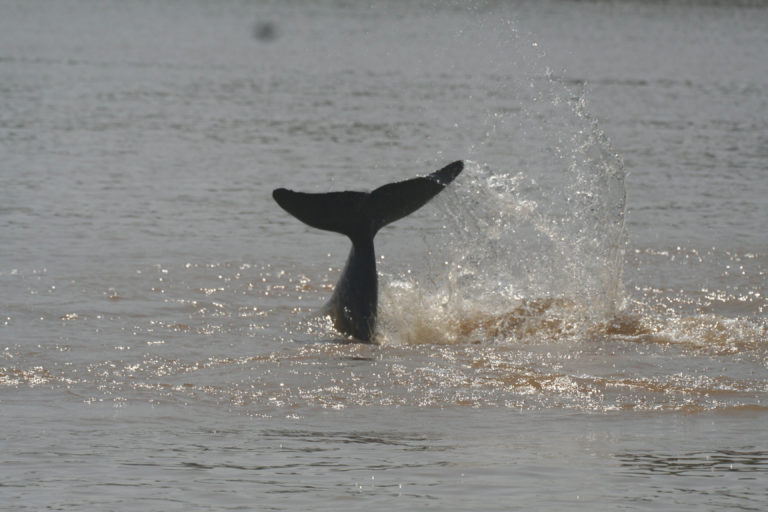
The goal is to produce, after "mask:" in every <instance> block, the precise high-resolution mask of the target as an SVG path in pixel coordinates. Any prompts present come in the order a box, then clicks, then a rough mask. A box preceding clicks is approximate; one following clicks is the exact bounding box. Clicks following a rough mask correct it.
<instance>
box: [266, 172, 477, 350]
mask: <svg viewBox="0 0 768 512" xmlns="http://www.w3.org/2000/svg"><path fill="white" fill-rule="evenodd" d="M463 169H464V162H462V161H457V162H453V163H452V164H449V165H447V166H445V167H443V168H442V169H440V170H439V171H435V172H433V173H432V174H430V175H428V176H423V177H418V178H413V179H410V180H406V181H400V182H397V183H389V184H387V185H384V186H381V187H379V188H377V189H376V190H374V191H373V192H352V191H345V192H328V193H319V194H308V193H304V192H294V191H293V190H288V189H285V188H278V189H275V190H274V191H273V192H272V197H273V198H274V199H275V201H277V204H279V205H280V206H281V207H282V208H283V209H284V210H285V211H287V212H288V213H290V214H291V215H293V216H294V217H296V218H297V219H299V220H300V221H302V222H304V223H305V224H308V225H310V226H312V227H313V228H318V229H324V230H327V231H334V232H336V233H341V234H342V235H346V236H348V237H349V239H350V240H351V241H352V249H351V250H350V251H349V256H348V257H347V263H346V264H345V265H344V270H343V271H342V273H341V277H340V278H339V281H338V282H337V283H336V287H335V288H334V290H333V295H332V296H331V299H330V300H329V301H328V303H327V304H326V305H325V307H324V312H325V313H326V314H328V315H330V316H331V318H332V319H333V324H334V326H335V327H336V329H337V330H338V331H339V332H341V333H343V334H346V335H348V336H352V337H353V338H355V339H357V340H359V341H364V342H370V341H371V340H372V339H373V336H374V333H375V330H376V308H377V306H378V279H377V274H376V255H375V252H374V249H373V238H374V237H375V236H376V233H377V232H378V231H379V230H380V229H381V228H382V227H384V226H386V225H387V224H389V223H391V222H394V221H396V220H397V219H401V218H403V217H405V216H406V215H408V214H410V213H413V212H415V211H416V210H418V209H419V208H421V207H422V206H424V205H425V204H426V203H427V202H428V201H429V200H430V199H432V198H433V197H434V196H435V195H437V194H438V192H440V191H441V190H443V189H444V188H445V187H446V186H447V185H448V184H449V183H450V182H452V181H453V180H454V179H455V178H456V176H458V175H459V173H461V171H462V170H463Z"/></svg>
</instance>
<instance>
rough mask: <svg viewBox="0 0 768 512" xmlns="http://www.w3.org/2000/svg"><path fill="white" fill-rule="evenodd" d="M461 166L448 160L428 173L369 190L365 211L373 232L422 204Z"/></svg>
mask: <svg viewBox="0 0 768 512" xmlns="http://www.w3.org/2000/svg"><path fill="white" fill-rule="evenodd" d="M463 169H464V162H462V161H460V160H459V161H457V162H453V163H452V164H448V165H447V166H445V167H443V168H442V169H440V170H439V171H435V172H433V173H432V174H430V175H429V176H424V177H420V178H413V179H411V180H406V181H400V182H397V183H390V184H388V185H384V186H382V187H379V188H377V189H376V190H374V191H373V192H371V201H370V206H369V208H370V209H369V215H370V217H371V219H372V220H373V230H374V233H375V232H376V231H378V230H379V229H381V228H382V227H384V226H386V225H387V224H389V223H391V222H394V221H396V220H397V219H402V218H403V217H405V216H407V215H409V214H411V213H413V212H415V211H416V210H418V209H419V208H421V207H422V206H424V205H425V204H426V203H427V202H428V201H429V200H430V199H432V198H433V197H435V196H436V195H437V194H438V193H439V192H440V191H441V190H443V189H444V188H445V187H446V186H447V185H448V184H449V183H450V182H452V181H453V180H454V179H455V178H456V176H458V175H459V173H461V171H462V170H463Z"/></svg>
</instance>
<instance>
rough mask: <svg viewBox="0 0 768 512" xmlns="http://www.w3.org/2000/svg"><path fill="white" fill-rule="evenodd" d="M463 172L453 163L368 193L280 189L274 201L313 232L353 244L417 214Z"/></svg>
mask: <svg viewBox="0 0 768 512" xmlns="http://www.w3.org/2000/svg"><path fill="white" fill-rule="evenodd" d="M463 169H464V163H463V162H461V161H457V162H453V163H452V164H449V165H447V166H445V167H443V168H442V169H440V170H439V171H435V172H433V173H432V174H430V175H429V176H424V177H420V178H413V179H411V180H407V181H400V182H397V183H390V184H388V185H384V186H382V187H379V188H377V189H376V190H374V191H373V192H371V193H366V192H328V193H320V194H309V193H304V192H294V191H292V190H287V189H284V188H278V189H276V190H275V191H274V192H272V197H273V198H274V199H275V201H277V204H279V205H280V206H281V207H282V208H283V209H284V210H285V211H287V212H288V213H290V214H291V215H293V216H294V217H296V218H297V219H299V220H300V221H302V222H304V223H305V224H308V225H310V226H312V227H314V228H318V229H324V230H327V231H335V232H337V233H342V234H344V235H347V236H348V237H350V238H351V239H352V240H353V241H354V240H356V239H358V237H360V236H367V237H373V236H374V235H375V234H376V232H377V231H378V230H379V229H381V228H382V227H384V226H386V225H387V224H389V223H391V222H394V221H396V220H397V219H400V218H403V217H405V216H406V215H408V214H410V213H413V212H415V211H416V210H418V209H419V208H421V207H422V206H424V204H426V203H427V202H428V201H429V200H430V199H432V198H433V197H434V196H435V195H437V193H438V192H440V191H441V190H443V188H445V186H446V185H448V184H449V183H450V182H452V181H453V180H454V179H455V178H456V176H458V175H459V173H460V172H461V171H462V170H463Z"/></svg>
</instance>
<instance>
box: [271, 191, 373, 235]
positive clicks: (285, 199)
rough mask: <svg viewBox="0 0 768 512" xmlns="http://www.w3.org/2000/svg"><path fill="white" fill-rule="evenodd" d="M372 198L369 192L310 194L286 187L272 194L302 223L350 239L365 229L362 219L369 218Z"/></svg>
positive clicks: (278, 202) (284, 208)
mask: <svg viewBox="0 0 768 512" xmlns="http://www.w3.org/2000/svg"><path fill="white" fill-rule="evenodd" d="M369 195H370V194H368V193H367V192H328V193H320V194H308V193H305V192H294V191H293V190H287V189H284V188H278V189H277V190H275V191H274V192H272V197H273V198H274V199H275V201H277V204H279V205H280V206H281V207H282V208H283V210H285V211H287V212H288V213H290V214H291V215H293V216H294V217H296V218H297V219H299V220H300V221H302V222H303V223H305V224H308V225H310V226H312V227H313V228H317V229H324V230H326V231H335V232H336V233H341V234H343V235H347V236H349V237H350V238H351V237H352V236H353V234H356V233H358V232H360V230H361V229H365V222H364V220H363V218H364V217H367V204H368V196H369Z"/></svg>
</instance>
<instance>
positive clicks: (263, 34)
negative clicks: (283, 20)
mask: <svg viewBox="0 0 768 512" xmlns="http://www.w3.org/2000/svg"><path fill="white" fill-rule="evenodd" d="M253 37H255V38H256V39H258V40H259V41H264V42H265V43H267V42H270V41H274V40H275V39H277V26H276V25H275V24H274V23H272V22H271V21H262V22H259V23H256V24H255V25H254V26H253Z"/></svg>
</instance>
